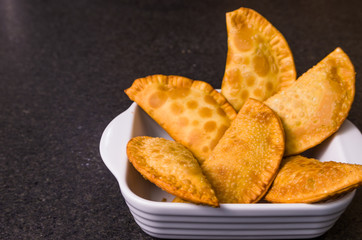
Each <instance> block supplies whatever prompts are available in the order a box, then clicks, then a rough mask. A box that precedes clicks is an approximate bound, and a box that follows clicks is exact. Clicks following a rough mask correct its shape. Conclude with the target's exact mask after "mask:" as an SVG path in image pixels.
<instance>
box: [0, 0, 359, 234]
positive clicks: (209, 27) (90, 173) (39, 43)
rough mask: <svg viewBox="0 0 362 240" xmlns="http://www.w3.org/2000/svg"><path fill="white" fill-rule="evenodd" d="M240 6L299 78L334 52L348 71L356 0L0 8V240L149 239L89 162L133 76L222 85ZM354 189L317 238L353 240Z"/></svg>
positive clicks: (100, 166)
mask: <svg viewBox="0 0 362 240" xmlns="http://www.w3.org/2000/svg"><path fill="white" fill-rule="evenodd" d="M242 6H244V7H250V8H253V9H255V10H256V11H258V12H259V13H261V14H262V15H263V16H264V17H266V18H267V19H268V20H269V21H270V22H271V23H273V25H274V26H275V27H277V29H279V31H280V32H282V33H283V35H284V36H285V38H286V39H287V41H288V43H289V45H290V48H291V50H292V52H293V54H294V58H295V64H296V68H297V73H298V76H299V75H301V74H302V73H303V72H305V71H306V70H308V69H309V68H310V67H312V66H313V65H315V64H316V63H317V62H319V61H320V60H321V59H322V58H323V57H324V56H326V55H327V54H328V53H329V52H331V51H332V50H334V49H335V48H336V47H337V46H340V47H341V48H342V49H343V50H344V51H345V52H346V53H347V54H348V55H349V56H350V58H351V60H352V62H353V63H354V66H355V70H356V72H357V77H356V96H355V101H354V104H353V106H352V109H351V111H350V114H349V117H348V119H349V120H350V121H351V122H353V123H354V124H355V125H356V126H357V127H358V128H359V129H362V115H361V112H362V111H361V110H362V79H361V74H362V27H361V25H362V14H361V10H362V2H361V1H359V0H354V1H352V0H345V1H337V0H332V1H331V0H322V1H314V0H303V1H302V0H300V1H287V0H285V1H282V0H277V1H269V0H260V1H255V0H254V1H247V0H245V1H240V0H238V1H211V0H210V1H191V0H187V1H174V0H172V1H168V0H165V1H156V0H144V1H131V0H129V1H125V0H123V1H116V0H114V1H110V0H102V1H101V0H99V1H84V0H80V1H41V0H33V1H27V0H21V1H20V0H2V1H0V107H1V108H0V110H1V113H0V128H1V131H0V149H1V151H0V191H1V192H0V238H1V239H153V238H152V237H150V236H148V235H147V234H145V233H144V232H143V231H142V230H141V229H140V228H139V227H138V225H137V224H136V223H135V222H134V220H133V218H132V216H131V214H130V212H129V210H128V208H127V206H126V204H125V202H124V199H123V197H122V195H121V193H120V191H119V187H118V184H117V181H116V179H115V178H114V177H113V175H112V174H111V173H110V172H109V170H108V169H107V168H106V166H105V165H104V163H103V161H102V159H101V157H100V154H99V141H100V138H101V134H102V132H103V130H104V129H105V127H106V126H107V124H108V123H109V122H110V121H111V120H112V119H113V118H114V117H116V116H117V115H118V114H120V113H121V112H123V111H124V110H125V109H127V108H128V106H129V105H130V104H131V101H130V100H129V99H128V98H127V96H126V95H125V94H124V93H123V90H124V89H125V88H127V87H129V86H130V85H131V83H132V82H133V80H134V79H136V78H139V77H144V76H147V75H151V74H156V73H162V74H174V75H181V76H186V77H189V78H191V79H198V80H204V81H206V82H208V83H210V84H211V85H212V86H213V87H215V88H220V87H221V79H222V77H223V73H224V67H225V59H226V52H227V46H226V26H225V13H226V12H228V11H232V10H235V9H237V8H239V7H242ZM361 202H362V190H361V189H360V190H359V191H357V193H356V196H355V198H354V200H353V202H352V203H351V205H350V206H349V207H348V209H347V210H346V212H345V213H344V214H343V215H342V216H341V218H340V219H339V220H338V221H337V222H336V224H335V226H334V227H333V228H332V229H330V230H329V231H328V232H327V233H326V234H325V235H323V236H321V237H319V238H318V239H325V240H332V239H345V240H347V239H351V240H352V239H353V240H355V239H361V238H362V217H361V215H362V207H361Z"/></svg>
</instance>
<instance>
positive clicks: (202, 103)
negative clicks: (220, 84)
mask: <svg viewBox="0 0 362 240" xmlns="http://www.w3.org/2000/svg"><path fill="white" fill-rule="evenodd" d="M125 92H126V94H127V95H128V96H129V98H130V99H131V100H133V101H135V102H136V103H137V104H138V105H139V106H141V107H142V108H143V109H144V110H145V111H146V112H147V113H148V114H149V115H150V116H151V117H152V118H153V119H154V120H155V121H156V122H157V123H158V124H160V125H161V126H162V127H163V128H164V129H165V130H166V132H168V134H169V135H170V136H171V137H172V138H173V139H175V140H176V141H177V142H180V143H182V144H183V145H184V146H186V147H187V148H188V149H189V150H190V151H191V152H192V153H193V154H194V155H195V157H196V158H197V159H198V160H199V162H200V163H202V162H203V161H204V160H205V159H206V158H207V157H208V156H209V154H210V152H211V150H212V149H213V148H214V147H215V145H216V143H217V142H218V141H219V139H220V138H221V136H222V135H223V134H224V132H225V130H226V129H227V128H228V127H229V126H230V122H231V121H232V120H233V119H234V118H235V117H236V112H235V110H234V109H233V108H232V106H231V105H230V104H229V103H228V102H227V101H226V99H225V98H224V97H223V96H222V95H221V94H220V93H219V92H217V91H216V90H214V89H213V88H212V86H211V85H210V84H208V83H206V82H202V81H193V80H191V79H188V78H185V77H180V76H165V75H152V76H148V77H145V78H139V79H136V80H135V81H134V82H133V84H132V86H131V87H130V88H128V89H127V90H125Z"/></svg>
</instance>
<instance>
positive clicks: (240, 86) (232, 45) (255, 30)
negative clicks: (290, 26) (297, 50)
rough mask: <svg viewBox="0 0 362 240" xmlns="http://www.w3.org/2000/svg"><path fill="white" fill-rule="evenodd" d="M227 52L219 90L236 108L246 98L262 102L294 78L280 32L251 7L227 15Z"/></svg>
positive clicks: (289, 83) (293, 70) (293, 69)
mask: <svg viewBox="0 0 362 240" xmlns="http://www.w3.org/2000/svg"><path fill="white" fill-rule="evenodd" d="M226 25H227V34H228V52H227V58H226V66H225V74H224V78H223V81H222V86H221V93H222V94H223V95H224V96H225V97H226V99H227V100H228V101H229V102H230V103H231V105H232V106H233V107H234V108H235V109H236V110H237V111H239V109H240V108H241V107H242V105H243V104H244V102H245V101H246V100H247V99H248V98H249V97H251V98H254V99H257V100H260V101H264V100H265V99H267V98H268V97H270V96H272V95H273V94H275V93H276V92H278V91H279V90H281V89H285V88H287V87H289V86H290V85H291V84H292V83H294V81H295V79H296V71H295V66H294V60H293V55H292V52H291V51H290V49H289V46H288V43H287V41H286V40H285V38H284V37H283V35H282V34H281V33H280V32H279V31H278V30H277V29H276V28H275V27H274V26H273V25H272V24H271V23H270V22H268V21H267V20H266V19H265V18H264V17H263V16H261V15H260V14H259V13H257V12H255V11H254V10H252V9H248V8H240V9H237V10H235V11H233V12H229V13H227V14H226Z"/></svg>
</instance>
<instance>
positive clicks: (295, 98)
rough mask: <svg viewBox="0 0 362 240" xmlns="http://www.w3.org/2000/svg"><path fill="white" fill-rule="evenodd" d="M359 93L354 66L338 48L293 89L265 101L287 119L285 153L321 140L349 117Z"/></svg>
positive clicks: (281, 117) (290, 152) (285, 120)
mask: <svg viewBox="0 0 362 240" xmlns="http://www.w3.org/2000/svg"><path fill="white" fill-rule="evenodd" d="M354 94H355V72H354V67H353V65H352V63H351V61H350V59H349V58H348V56H347V54H346V53H344V52H343V51H342V49H341V48H337V49H336V50H334V51H333V52H332V53H330V54H329V55H328V56H327V57H325V58H324V59H323V60H322V61H320V62H319V63H318V64H317V65H316V66H314V67H313V68H311V69H310V70H308V71H307V72H306V73H304V74H303V75H302V76H301V77H299V78H298V80H297V81H296V82H295V83H294V84H293V85H292V86H290V87H289V88H287V89H285V90H283V91H280V92H278V93H277V94H275V95H274V96H272V97H270V98H269V99H267V100H266V101H265V104H266V105H268V106H269V107H270V108H272V109H273V110H274V111H275V112H276V113H277V114H278V115H279V117H280V119H281V120H282V122H283V125H284V130H285V135H286V147H285V155H286V156H288V155H295V154H298V153H301V152H303V151H305V150H307V149H309V148H311V147H314V146H316V145H317V144H319V143H321V142H322V141H323V140H325V139H326V138H327V137H329V136H330V135H332V134H333V133H334V132H336V131H337V130H338V129H339V127H340V126H341V124H342V123H343V121H344V120H345V119H346V117H347V115H348V112H349V110H350V108H351V105H352V102H353V99H354Z"/></svg>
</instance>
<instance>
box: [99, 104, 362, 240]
mask: <svg viewBox="0 0 362 240" xmlns="http://www.w3.org/2000/svg"><path fill="white" fill-rule="evenodd" d="M141 135H144V136H154V137H155V136H159V137H164V138H168V139H170V137H169V136H168V134H167V133H166V132H165V131H164V130H163V129H162V128H161V127H160V126H159V125H158V124H157V123H156V122H154V121H153V120H152V119H151V118H150V117H149V116H148V115H147V114H146V113H145V112H144V111H143V110H142V109H141V108H140V107H138V106H137V104H135V103H133V104H132V105H131V106H130V108H129V109H127V110H126V111H125V112H123V113H122V114H120V115H119V116H117V117H116V118H115V119H114V120H113V121H112V122H111V123H110V124H109V125H108V126H107V128H106V129H105V131H104V133H103V135H102V138H101V142H100V153H101V156H102V158H103V161H104V163H105V164H106V166H107V167H108V168H109V170H110V171H111V172H112V173H113V175H114V176H115V177H116V178H117V180H118V183H119V186H120V189H121V192H122V195H123V197H124V199H125V200H126V202H127V205H128V207H129V209H130V211H131V213H132V215H133V217H134V219H135V221H136V222H137V224H138V225H139V226H140V227H141V228H142V230H143V231H144V232H146V233H147V234H149V235H151V236H154V237H158V238H176V239H292V238H313V237H317V236H320V235H322V234H323V233H325V232H326V231H327V230H328V229H330V228H331V227H332V226H333V224H334V223H335V222H336V221H337V219H338V218H339V216H340V215H341V214H342V213H343V212H344V210H345V208H346V207H347V206H348V205H349V203H350V202H351V201H352V199H353V196H354V194H355V191H353V192H351V193H349V194H346V195H344V196H343V197H340V198H339V199H336V200H333V201H330V202H326V203H316V204H270V203H256V204H221V206H220V208H212V207H208V206H198V205H194V204H188V203H172V202H170V201H172V199H173V196H172V195H170V194H168V193H166V192H164V191H162V190H160V189H159V188H158V187H156V186H155V185H153V184H152V183H150V182H148V181H146V180H145V179H144V178H143V177H142V176H141V175H140V174H139V173H138V172H137V171H136V170H135V169H134V168H133V166H132V165H131V164H130V163H129V161H128V159H127V154H126V144H127V142H128V141H129V139H130V138H132V137H135V136H141ZM361 146H362V135H361V133H360V131H359V130H358V129H357V128H356V127H355V126H354V125H353V124H352V123H351V122H350V121H348V120H346V121H345V122H344V124H343V125H342V126H341V128H340V130H339V131H338V132H337V133H336V134H334V135H333V136H332V137H330V138H329V139H327V140H326V141H324V142H323V143H322V144H321V145H319V146H317V147H315V148H314V149H311V150H310V151H308V152H306V153H305V154H303V155H306V156H309V157H315V158H317V159H320V160H321V161H330V160H333V161H340V162H349V163H359V164H362V159H361V157H360V156H362V148H361ZM165 200H166V202H165Z"/></svg>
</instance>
